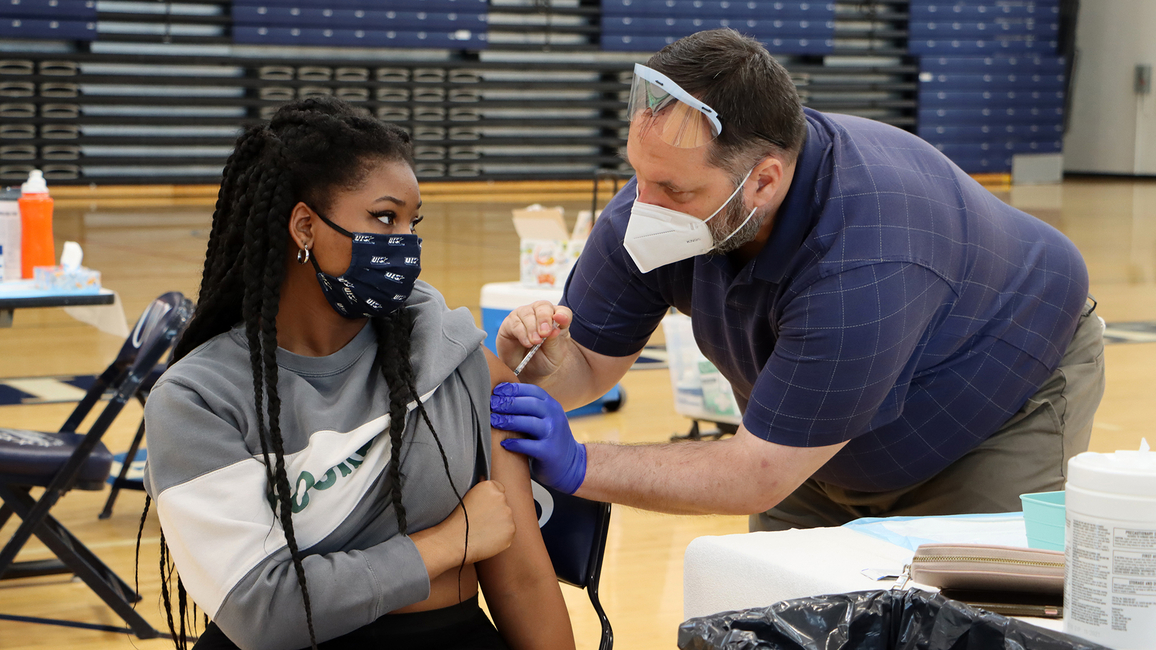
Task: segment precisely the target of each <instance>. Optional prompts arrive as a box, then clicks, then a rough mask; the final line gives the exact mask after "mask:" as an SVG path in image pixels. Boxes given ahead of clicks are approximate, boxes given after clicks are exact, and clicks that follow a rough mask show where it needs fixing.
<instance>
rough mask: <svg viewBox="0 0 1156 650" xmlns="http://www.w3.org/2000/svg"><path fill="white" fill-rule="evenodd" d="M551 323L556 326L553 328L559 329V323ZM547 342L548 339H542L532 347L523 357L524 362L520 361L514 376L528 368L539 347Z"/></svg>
mask: <svg viewBox="0 0 1156 650" xmlns="http://www.w3.org/2000/svg"><path fill="white" fill-rule="evenodd" d="M551 324H552V325H553V326H554V327H553V329H558V323H551ZM545 342H546V339H542V340H541V341H539V342H538V344H537V345H535V346H534V347H532V348H530V351H529V352H527V353H526V356H524V357H522V363H519V364H518V367H517V368H514V376H515V377H517V376H518V375H520V374H522V371H523V370H525V369H526V364H527V363H530V359H533V358H534V355H535V354H537V353H538V348H540V347H542V344H543V343H545Z"/></svg>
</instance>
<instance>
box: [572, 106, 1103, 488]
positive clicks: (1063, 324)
mask: <svg viewBox="0 0 1156 650" xmlns="http://www.w3.org/2000/svg"><path fill="white" fill-rule="evenodd" d="M806 118H807V141H806V144H805V145H804V147H803V149H802V151H801V153H800V155H799V159H798V162H797V167H796V170H795V176H794V179H793V180H792V181H791V187H790V190H789V192H788V194H787V196H786V198H785V200H784V203H783V205H782V207H781V208H780V210H779V213H778V215H777V216H776V219H775V224H774V227H773V230H772V233H771V237H770V239H769V241H768V242H767V244H766V246H765V247H764V249H763V250H762V251H761V252H760V253H759V254H758V256H756V257H755V258H754V259H753V260H751V261H750V262H749V263H747V264H746V265H744V266H741V267H739V266H738V265H737V264H735V263H733V262H732V261H731V260H730V259H728V257H726V256H718V255H700V256H698V257H694V258H692V259H689V260H684V261H682V262H677V263H674V264H669V265H666V266H663V267H660V268H658V269H655V270H654V271H652V272H650V273H645V274H644V273H641V272H640V271H639V270H638V268H637V266H635V264H634V262H633V261H632V260H631V259H630V256H629V254H628V253H627V252H626V249H625V248H624V247H623V245H622V238H623V235H624V234H625V232H626V224H627V221H628V220H629V218H630V208H631V205H632V204H633V200H634V196H635V181H633V180H632V181H631V182H630V183H629V184H627V185H626V187H624V188H623V189H622V191H621V192H619V193H618V195H617V196H615V197H614V198H613V199H612V200H611V202H610V204H609V205H608V206H607V207H606V209H605V210H604V211H603V213H602V217H601V218H600V219H599V220H598V222H597V223H596V224H595V226H594V230H593V232H592V233H591V236H590V239H589V241H588V242H587V244H586V248H585V250H584V251H583V253H582V256H581V257H580V258H579V261H578V264H577V266H576V268H575V269H574V273H573V274H572V275H571V277H570V279H569V280H568V282H567V284H566V291H565V297H564V299H563V304H565V305H567V306H568V307H570V308H571V309H572V310H573V311H574V322H573V324H572V325H571V328H570V332H571V335H572V336H573V338H574V340H575V341H577V342H578V343H579V344H581V345H583V346H585V347H586V348H588V349H590V350H593V351H594V352H598V353H600V354H605V355H609V356H628V355H630V354H633V353H635V352H637V351H638V350H639V349H641V348H642V346H643V345H644V344H645V343H646V341H647V339H648V337H649V336H650V334H651V333H652V332H653V331H654V329H655V328H656V327H657V326H658V324H659V322H660V321H661V320H662V317H663V316H664V315H665V314H666V312H667V309H668V307H671V306H673V307H676V308H677V309H678V310H679V311H681V312H683V313H685V314H689V315H690V316H691V318H692V321H693V323H694V334H695V339H696V340H697V341H698V344H699V347H700V348H701V349H702V351H703V354H705V355H706V357H707V358H708V359H710V360H711V362H713V363H714V365H715V366H717V367H718V369H719V370H720V371H721V372H722V374H723V376H725V377H726V378H727V379H728V380H729V381H730V383H731V386H732V387H733V389H734V392H735V396H736V397H737V398H738V401H739V406H740V408H742V410H743V424H744V425H745V426H746V428H747V429H748V430H750V432H751V433H753V434H754V435H756V436H759V437H761V438H763V439H766V440H769V441H772V442H775V443H778V444H782V445H788V446H793V447H817V446H824V445H831V444H836V443H840V442H844V441H850V442H848V444H847V445H846V446H845V447H844V448H843V449H842V450H841V451H840V452H839V453H838V454H836V455H835V456H834V458H832V459H831V460H830V461H829V462H828V463H827V464H826V465H825V466H824V467H822V468H821V469H820V470H819V471H818V472H817V473H816V474H815V478H817V479H819V480H823V481H828V482H830V483H833V484H835V485H839V486H842V487H845V488H848V489H853V490H864V491H881V490H890V489H895V488H900V487H906V486H909V485H914V484H915V483H918V482H920V481H922V480H924V479H926V478H929V477H931V476H933V475H934V474H936V473H937V472H939V471H940V470H942V469H943V468H945V467H947V466H948V465H949V464H951V463H952V462H953V461H955V460H956V459H958V458H960V457H961V456H963V455H964V454H965V453H967V451H969V450H970V449H972V448H974V447H975V446H977V445H978V444H979V443H980V442H982V441H983V440H985V439H986V438H987V437H988V436H990V435H991V434H992V433H994V432H995V431H996V430H998V429H999V427H1000V426H1001V425H1002V424H1003V423H1004V422H1006V421H1007V420H1008V418H1009V417H1010V416H1011V415H1012V414H1014V413H1015V412H1016V411H1017V410H1019V408H1020V407H1021V406H1022V405H1023V403H1024V402H1025V401H1026V400H1027V398H1028V397H1030V396H1031V395H1032V394H1033V393H1034V392H1035V391H1036V390H1037V389H1038V388H1039V387H1040V386H1041V385H1042V384H1043V382H1044V380H1045V379H1046V378H1047V377H1048V376H1049V375H1050V374H1051V373H1052V372H1053V371H1054V370H1055V369H1056V368H1057V367H1058V366H1059V363H1060V359H1061V357H1062V356H1063V354H1064V351H1065V350H1066V348H1067V346H1068V343H1069V342H1070V341H1071V338H1072V335H1073V333H1074V332H1075V328H1076V323H1077V320H1078V318H1079V315H1080V312H1081V310H1082V307H1083V305H1084V302H1085V299H1086V297H1087V294H1088V274H1087V268H1086V267H1085V265H1084V261H1083V259H1082V258H1081V256H1080V253H1079V251H1077V250H1076V248H1075V246H1074V245H1073V244H1072V243H1071V242H1070V241H1069V240H1068V239H1067V238H1066V237H1064V236H1063V235H1062V234H1060V233H1059V232H1058V231H1057V230H1055V229H1054V228H1052V227H1051V226H1049V225H1047V224H1045V223H1043V222H1042V221H1040V220H1038V219H1036V218H1035V217H1032V216H1031V215H1028V214H1026V213H1024V212H1021V211H1019V210H1016V209H1015V208H1012V207H1011V206H1009V205H1007V204H1005V203H1004V202H1002V201H1000V200H999V199H997V198H996V197H995V196H993V195H992V194H991V193H990V192H988V191H987V190H985V189H983V187H981V186H980V185H979V184H978V183H976V182H975V181H974V180H973V179H971V178H970V177H968V176H967V174H965V173H963V172H962V171H961V170H960V169H959V168H958V167H956V166H955V165H954V164H952V163H951V161H950V160H948V159H947V158H946V157H944V156H943V154H941V153H940V152H939V151H937V150H936V149H935V148H933V147H931V146H930V145H928V144H927V143H926V142H924V141H923V140H920V139H919V138H917V137H916V136H914V135H912V134H910V133H907V132H905V131H902V130H899V129H896V128H894V127H891V126H887V125H885V124H881V123H879V122H874V121H870V120H866V119H862V118H856V117H850V116H846V115H835V114H825V113H819V112H816V111H812V110H806Z"/></svg>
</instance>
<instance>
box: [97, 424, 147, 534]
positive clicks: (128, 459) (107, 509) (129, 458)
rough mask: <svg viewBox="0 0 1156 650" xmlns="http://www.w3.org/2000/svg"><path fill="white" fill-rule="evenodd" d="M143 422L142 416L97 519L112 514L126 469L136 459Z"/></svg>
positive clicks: (142, 432) (143, 430) (126, 474)
mask: <svg viewBox="0 0 1156 650" xmlns="http://www.w3.org/2000/svg"><path fill="white" fill-rule="evenodd" d="M144 432H145V422H144V418H143V417H142V418H141V420H140V426H138V427H137V429H136V437H134V438H133V439H132V445H130V446H129V448H128V453H126V454H125V456H124V462H123V463H121V464H120V473H119V474H117V475H116V479H115V480H113V482H112V489H111V490H109V491H108V499H107V500H106V501H105V502H104V509H103V510H101V511H100V514H99V515H97V518H98V519H108V518H109V517H111V516H112V504H114V503H116V497H117V495H118V494H120V488H121V486H122V485H124V481H125V477H126V476H128V471H129V469H130V468H131V467H132V464H133V461H135V460H136V452H137V450H138V449H140V443H141V440H143V439H144Z"/></svg>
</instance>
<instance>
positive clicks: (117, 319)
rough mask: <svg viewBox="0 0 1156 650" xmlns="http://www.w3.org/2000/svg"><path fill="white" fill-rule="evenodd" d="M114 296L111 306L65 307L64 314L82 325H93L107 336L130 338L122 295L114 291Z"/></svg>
mask: <svg viewBox="0 0 1156 650" xmlns="http://www.w3.org/2000/svg"><path fill="white" fill-rule="evenodd" d="M112 296H113V298H112V304H111V305H91V306H84V307H65V308H64V313H66V314H68V315H69V316H72V317H73V318H75V319H76V320H78V321H80V322H82V323H87V324H89V325H92V326H93V327H95V328H96V329H98V330H100V331H102V332H105V333H106V334H112V335H113V336H116V337H119V338H122V339H124V338H128V320H126V319H125V316H124V305H122V304H121V302H120V294H119V293H117V292H115V291H113V292H112Z"/></svg>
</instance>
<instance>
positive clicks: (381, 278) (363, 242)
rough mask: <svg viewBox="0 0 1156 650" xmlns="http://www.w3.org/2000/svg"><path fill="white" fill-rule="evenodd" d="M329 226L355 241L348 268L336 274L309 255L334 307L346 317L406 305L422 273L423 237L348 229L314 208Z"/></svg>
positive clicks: (382, 312)
mask: <svg viewBox="0 0 1156 650" xmlns="http://www.w3.org/2000/svg"><path fill="white" fill-rule="evenodd" d="M314 212H315V213H316V214H317V216H318V217H321V220H322V221H324V222H325V223H326V224H327V225H328V226H329V227H330V228H332V229H334V230H336V231H337V232H339V233H341V234H343V235H345V236H346V237H349V238H350V239H352V240H353V250H352V255H351V257H350V259H349V268H348V269H346V270H345V273H342V274H341V275H339V276H337V277H334V276H332V275H329V274H328V273H326V272H324V271H322V270H321V267H320V266H318V265H317V258H316V257H315V256H311V257H310V261H312V262H313V269H314V270H315V271H317V281H318V282H320V283H321V292H322V293H323V294H325V299H326V300H328V301H329V304H330V305H331V306H332V307H333V309H334V310H335V311H336V312H337V313H338V314H341V315H342V316H344V317H346V318H351V319H352V318H377V317H381V316H388V315H389V314H392V313H393V312H395V311H397V310H398V309H401V308H402V307H404V306H405V301H406V300H408V299H409V294H410V292H412V291H413V284H414V282H416V281H417V276H418V274H419V273H421V238H420V237H418V236H417V235H381V234H378V233H371V232H349V231H348V230H346V229H344V228H342V227H341V226H339V225H337V224H335V223H333V222H332V221H330V220H329V219H326V218H325V216H324V215H322V214H321V213H320V212H317V211H316V210H314Z"/></svg>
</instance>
